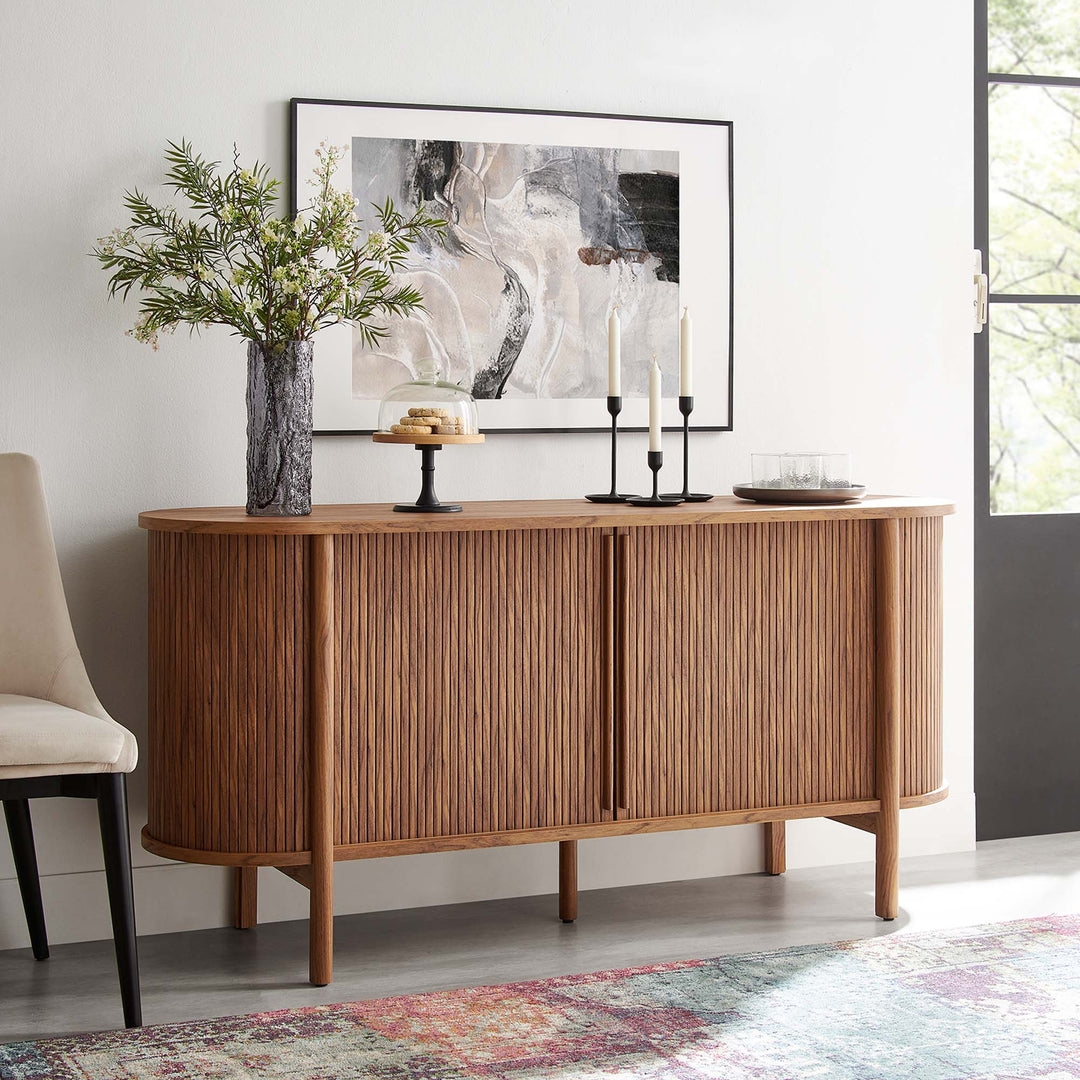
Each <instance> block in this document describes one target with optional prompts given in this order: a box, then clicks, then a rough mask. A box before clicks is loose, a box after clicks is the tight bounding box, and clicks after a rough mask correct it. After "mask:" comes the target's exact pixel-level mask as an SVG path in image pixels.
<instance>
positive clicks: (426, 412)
mask: <svg viewBox="0 0 1080 1080" xmlns="http://www.w3.org/2000/svg"><path fill="white" fill-rule="evenodd" d="M409 415H410V416H449V415H450V410H449V409H427V408H423V409H410V410H409Z"/></svg>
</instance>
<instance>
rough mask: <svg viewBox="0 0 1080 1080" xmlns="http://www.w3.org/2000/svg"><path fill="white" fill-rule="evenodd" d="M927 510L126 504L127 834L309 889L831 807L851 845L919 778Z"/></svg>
mask: <svg viewBox="0 0 1080 1080" xmlns="http://www.w3.org/2000/svg"><path fill="white" fill-rule="evenodd" d="M952 509H953V508H952V507H951V506H950V505H949V504H948V503H946V502H942V501H936V500H928V499H912V498H887V497H869V498H867V499H866V500H865V501H863V502H862V503H858V504H850V505H832V506H816V507H814V506H798V507H796V506H792V507H777V506H771V507H766V506H760V505H756V504H753V503H747V502H742V501H740V500H736V499H734V498H730V497H729V498H717V499H715V500H713V501H712V502H710V503H704V504H701V503H698V504H688V505H685V504H684V505H683V506H679V507H664V508H659V509H639V508H632V507H624V506H607V505H594V504H590V503H587V502H585V501H580V502H578V501H557V502H488V503H473V504H470V505H468V506H466V507H465V510H464V512H463V513H461V514H438V515H434V514H433V515H422V514H409V515H403V514H395V513H393V512H392V509H391V507H390V506H389V505H377V506H376V505H357V506H317V507H315V508H314V509H313V510H312V513H311V515H310V516H309V517H303V518H265V517H255V518H252V517H248V516H246V515H245V513H244V511H243V509H242V508H235V509H234V508H225V509H194V510H160V511H154V512H150V513H144V514H142V515H140V518H139V523H140V525H141V526H142V527H143V528H145V529H147V530H148V535H149V716H150V729H149V739H148V747H147V759H148V765H147V768H148V776H149V812H148V818H149V820H148V823H147V825H146V828H145V829H144V830H143V845H144V846H145V847H146V848H147V849H148V850H150V851H152V852H155V853H157V854H159V855H162V856H165V857H167V858H172V859H180V860H185V861H188V862H197V863H213V864H219V865H227V866H233V867H236V868H237V869H236V894H235V897H236V906H235V923H236V925H237V926H240V927H243V926H252V925H254V922H255V918H256V896H257V894H256V884H257V877H256V875H257V868H258V867H260V866H271V867H276V868H277V869H278V870H280V871H281V872H282V873H285V874H287V875H289V876H290V877H292V878H294V879H295V880H296V881H298V882H300V883H301V884H302V885H304V886H306V887H307V889H308V890H309V892H310V951H309V961H310V979H311V981H312V982H313V983H315V984H317V985H324V984H326V983H328V982H329V981H330V979H331V976H332V956H333V949H332V933H333V931H332V927H333V864H334V861H335V860H343V859H365V858H372V857H378V856H386V855H401V854H411V853H417V852H431V851H447V850H458V849H463V848H476V847H491V846H497V845H504V844H530V843H543V842H556V841H557V842H558V844H559V859H558V866H559V914H560V916H561V917H562V918H563V919H564V920H572V919H574V918H575V917H576V912H577V896H576V882H577V841H578V840H580V839H582V838H587V837H600V836H618V835H624V834H630V833H641V832H654V831H662V830H670V829H692V828H703V827H711V826H717V825H729V824H737V823H747V822H762V823H765V830H766V831H765V865H766V869H767V870H769V871H770V872H773V873H780V872H782V871H783V869H784V857H785V850H784V822H785V821H787V820H791V819H795V818H807V817H828V818H832V819H834V820H836V821H840V822H843V823H845V824H847V825H850V826H853V827H855V828H858V829H863V830H865V831H867V832H870V833H873V834H874V836H875V838H876V857H877V880H876V899H875V909H876V913H877V915H879V916H880V917H882V918H885V919H891V918H893V917H894V916H895V915H896V913H897V904H898V891H897V890H898V880H897V858H898V835H899V815H900V810H901V809H902V808H906V807H914V806H923V805H926V804H928V803H932V802H936V801H938V800H940V799H943V798H944V797H945V794H946V790H947V789H946V786H945V783H944V779H943V776H942V733H941V655H942V648H941V646H942V641H941V539H942V517H943V515H946V514H949V513H951V512H952Z"/></svg>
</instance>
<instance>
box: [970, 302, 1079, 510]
mask: <svg viewBox="0 0 1080 1080" xmlns="http://www.w3.org/2000/svg"><path fill="white" fill-rule="evenodd" d="M989 329H990V512H991V513H993V514H1045V513H1076V512H1080V304H1030V305H1025V304H991V305H990V327H989Z"/></svg>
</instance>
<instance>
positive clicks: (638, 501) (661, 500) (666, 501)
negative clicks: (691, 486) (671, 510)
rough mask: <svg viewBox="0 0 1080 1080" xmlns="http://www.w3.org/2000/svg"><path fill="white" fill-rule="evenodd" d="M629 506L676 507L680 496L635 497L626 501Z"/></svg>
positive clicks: (680, 500)
mask: <svg viewBox="0 0 1080 1080" xmlns="http://www.w3.org/2000/svg"><path fill="white" fill-rule="evenodd" d="M626 501H627V502H628V503H629V504H630V505H631V506H678V505H679V503H681V502H682V501H683V500H682V496H681V495H637V496H635V497H634V498H632V499H627V500H626Z"/></svg>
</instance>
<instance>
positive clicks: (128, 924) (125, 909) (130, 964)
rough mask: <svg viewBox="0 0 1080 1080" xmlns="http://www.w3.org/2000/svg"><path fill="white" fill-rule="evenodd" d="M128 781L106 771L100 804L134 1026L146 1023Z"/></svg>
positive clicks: (123, 983) (127, 1017)
mask: <svg viewBox="0 0 1080 1080" xmlns="http://www.w3.org/2000/svg"><path fill="white" fill-rule="evenodd" d="M125 781H126V777H125V776H124V774H123V773H105V774H103V775H102V776H101V777H100V778H99V780H98V797H97V806H98V824H99V825H100V827H101V850H102V853H103V854H104V856H105V882H106V885H107V886H108V890H109V912H110V914H111V915H112V931H113V944H114V946H115V948H116V970H117V972H118V974H119V976H120V999H121V1001H122V1002H123V1005H124V1026H125V1027H129V1028H133V1027H142V998H141V995H140V992H139V953H138V947H137V946H136V943H135V898H134V896H133V894H132V889H131V841H130V839H129V837H128V815H127V785H126V783H125Z"/></svg>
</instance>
